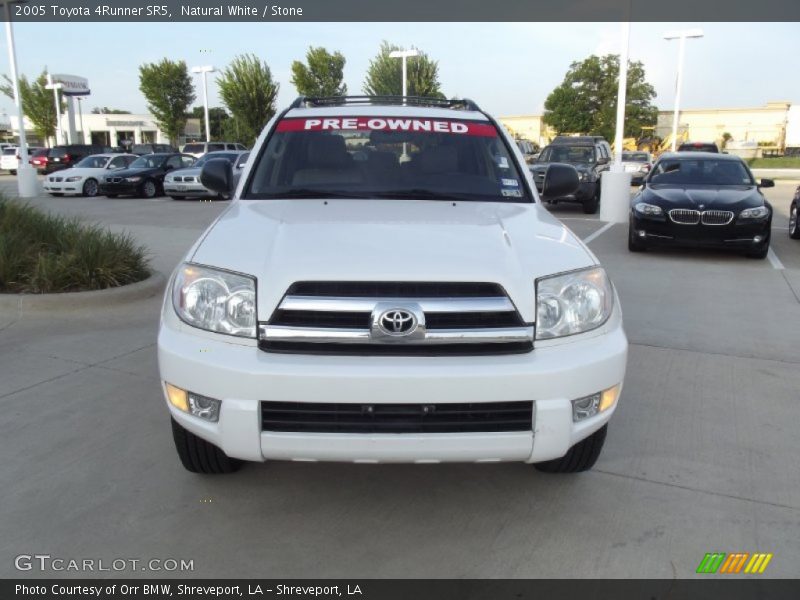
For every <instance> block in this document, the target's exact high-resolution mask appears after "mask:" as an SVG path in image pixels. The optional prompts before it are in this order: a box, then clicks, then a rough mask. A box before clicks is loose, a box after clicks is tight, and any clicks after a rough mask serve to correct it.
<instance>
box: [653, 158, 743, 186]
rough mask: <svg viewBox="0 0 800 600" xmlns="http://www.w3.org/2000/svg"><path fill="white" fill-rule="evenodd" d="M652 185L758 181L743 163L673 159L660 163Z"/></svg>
mask: <svg viewBox="0 0 800 600" xmlns="http://www.w3.org/2000/svg"><path fill="white" fill-rule="evenodd" d="M647 183H648V184H649V185H678V186H686V185H711V186H740V187H741V186H754V185H755V184H756V182H755V181H754V180H753V176H752V175H751V174H750V171H749V170H748V169H747V167H745V165H744V163H742V162H741V161H740V160H731V159H727V160H720V159H715V158H700V159H698V158H669V159H663V160H660V161H659V162H658V164H656V166H655V168H654V169H653V170H652V171H651V172H650V176H649V177H648V178H647Z"/></svg>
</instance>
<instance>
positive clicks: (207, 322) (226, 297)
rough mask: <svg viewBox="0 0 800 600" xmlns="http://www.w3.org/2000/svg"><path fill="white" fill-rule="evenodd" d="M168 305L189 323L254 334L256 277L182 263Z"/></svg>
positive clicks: (243, 334) (222, 331)
mask: <svg viewBox="0 0 800 600" xmlns="http://www.w3.org/2000/svg"><path fill="white" fill-rule="evenodd" d="M172 305H173V307H174V308H175V312H176V313H177V314H178V316H179V317H180V318H181V320H182V321H184V322H186V323H188V324H189V325H191V326H193V327H198V328H200V329H205V330H207V331H214V332H216V333H227V334H229V335H237V336H240V337H249V338H254V337H256V281H255V279H254V278H253V277H250V276H248V275H241V274H239V273H231V272H229V271H222V270H219V269H212V268H211V267H203V266H200V265H194V264H191V263H185V264H183V265H182V266H181V268H180V269H179V271H178V274H177V275H176V276H175V282H174V284H173V286H172Z"/></svg>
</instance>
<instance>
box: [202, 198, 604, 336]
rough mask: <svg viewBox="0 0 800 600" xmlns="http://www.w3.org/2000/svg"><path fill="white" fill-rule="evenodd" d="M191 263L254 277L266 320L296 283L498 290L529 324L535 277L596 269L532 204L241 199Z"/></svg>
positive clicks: (578, 244) (579, 246)
mask: <svg viewBox="0 0 800 600" xmlns="http://www.w3.org/2000/svg"><path fill="white" fill-rule="evenodd" d="M189 256H190V260H192V261H193V262H196V263H199V264H204V265H208V266H218V267H223V268H225V269H229V270H234V271H239V272H242V273H247V274H249V275H253V276H255V277H256V278H257V280H258V314H259V319H260V320H265V319H266V318H268V316H269V315H270V314H271V313H272V311H273V310H274V308H275V306H277V304H278V303H279V302H280V300H281V298H282V296H283V295H284V293H285V292H286V289H287V288H288V287H289V285H291V284H292V283H293V282H295V281H485V282H497V283H500V284H501V285H502V286H503V287H504V288H505V289H506V291H507V292H508V293H509V295H510V297H511V299H512V300H513V301H514V303H515V304H516V305H517V308H518V309H519V311H520V313H521V314H522V316H523V318H524V319H525V320H526V321H528V322H533V321H534V316H535V299H534V280H535V279H536V278H537V277H541V276H543V275H550V274H553V273H559V272H562V271H569V270H572V269H577V268H581V267H586V266H590V265H592V264H595V263H596V260H595V258H594V256H593V255H592V254H591V253H590V252H589V251H588V250H587V249H586V248H585V247H584V246H583V244H582V243H581V242H580V241H579V240H578V239H577V238H576V237H575V236H574V235H573V234H572V232H570V231H569V229H567V228H566V227H565V226H564V225H563V224H561V223H560V222H559V221H557V220H556V219H555V218H553V217H551V216H550V215H549V214H548V213H547V212H546V210H545V209H543V208H542V207H541V206H540V205H537V204H530V205H522V204H511V203H498V202H492V203H488V202H457V203H455V204H454V203H453V202H445V201H425V200H327V201H323V200H260V201H259V200H256V201H253V200H249V201H248V200H239V201H236V202H234V203H233V204H232V205H231V206H230V208H228V210H226V211H225V212H224V213H223V214H222V215H221V216H220V218H219V219H218V220H217V221H216V222H215V223H214V224H213V225H212V226H211V227H210V228H209V230H208V231H207V233H206V234H205V237H204V238H201V240H200V241H199V242H198V243H197V245H196V249H195V251H194V254H193V255H192V253H191V252H190V255H189Z"/></svg>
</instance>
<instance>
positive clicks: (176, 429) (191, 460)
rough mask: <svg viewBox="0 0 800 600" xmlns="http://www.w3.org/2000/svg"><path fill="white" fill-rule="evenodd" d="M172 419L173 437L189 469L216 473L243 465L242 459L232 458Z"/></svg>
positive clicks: (184, 464)
mask: <svg viewBox="0 0 800 600" xmlns="http://www.w3.org/2000/svg"><path fill="white" fill-rule="evenodd" d="M171 421H172V439H173V440H174V441H175V449H176V450H177V451H178V457H179V458H180V459H181V464H183V467H184V468H185V469H186V470H187V471H191V472H192V473H203V474H206V475H216V474H221V473H234V472H235V471H238V470H239V468H240V467H241V466H242V461H240V460H237V459H235V458H230V457H229V456H228V455H227V454H225V453H224V452H223V451H222V450H220V449H219V448H217V447H216V446H215V445H214V444H211V443H209V442H207V441H205V440H204V439H202V438H199V437H197V436H196V435H195V434H193V433H191V432H190V431H187V430H186V429H184V428H183V427H181V426H180V425H178V423H177V422H176V421H175V419H171Z"/></svg>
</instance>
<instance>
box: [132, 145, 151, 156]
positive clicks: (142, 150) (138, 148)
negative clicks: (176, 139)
mask: <svg viewBox="0 0 800 600" xmlns="http://www.w3.org/2000/svg"><path fill="white" fill-rule="evenodd" d="M152 151H153V146H151V145H150V144H136V145H134V146H133V147H132V148H131V152H133V153H134V154H149V153H150V152H152Z"/></svg>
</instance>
